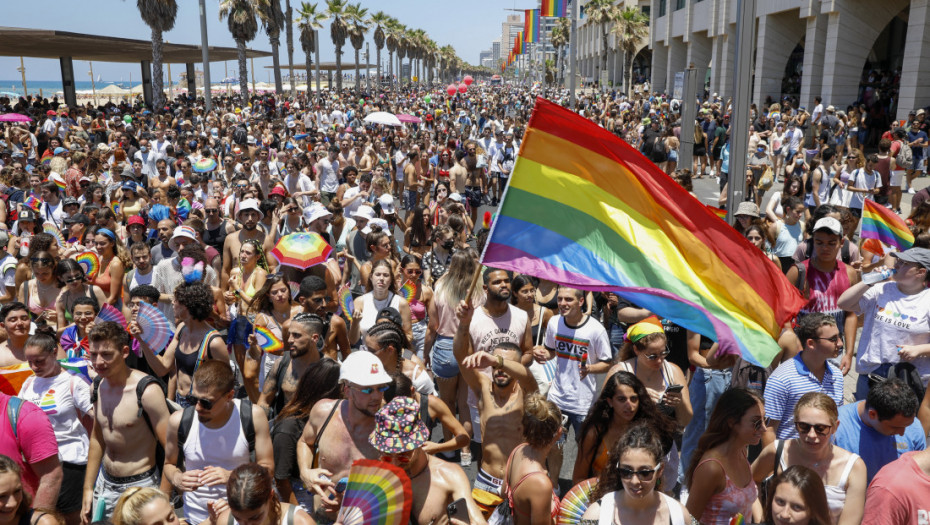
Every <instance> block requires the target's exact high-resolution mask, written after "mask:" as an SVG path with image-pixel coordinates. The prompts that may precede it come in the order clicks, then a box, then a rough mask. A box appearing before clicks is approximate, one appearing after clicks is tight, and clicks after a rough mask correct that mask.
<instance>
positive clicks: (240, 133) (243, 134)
mask: <svg viewBox="0 0 930 525" xmlns="http://www.w3.org/2000/svg"><path fill="white" fill-rule="evenodd" d="M248 141H249V132H248V131H247V130H246V129H245V126H243V125H241V124H240V125H239V126H236V130H235V131H233V142H235V143H236V144H238V145H240V146H245V145H246V143H248Z"/></svg>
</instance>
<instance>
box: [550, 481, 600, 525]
mask: <svg viewBox="0 0 930 525" xmlns="http://www.w3.org/2000/svg"><path fill="white" fill-rule="evenodd" d="M595 488H597V478H588V479H586V480H584V481H582V482H581V483H579V484H577V485H575V486H574V487H572V489H571V490H569V491H568V493H566V494H565V497H564V498H562V502H561V503H560V504H559V517H558V518H557V519H556V524H557V525H570V524H571V525H574V524H575V523H578V522H579V521H581V516H583V515H584V512H585V511H586V510H588V506H590V505H591V494H592V493H593V492H594V489H595Z"/></svg>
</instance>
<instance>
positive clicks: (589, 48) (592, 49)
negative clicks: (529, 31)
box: [575, 0, 676, 86]
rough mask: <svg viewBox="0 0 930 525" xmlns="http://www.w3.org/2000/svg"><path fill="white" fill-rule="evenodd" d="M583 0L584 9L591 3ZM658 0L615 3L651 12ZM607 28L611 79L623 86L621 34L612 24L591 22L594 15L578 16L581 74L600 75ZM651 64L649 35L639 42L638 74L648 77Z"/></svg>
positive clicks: (588, 78) (635, 62) (635, 68)
mask: <svg viewBox="0 0 930 525" xmlns="http://www.w3.org/2000/svg"><path fill="white" fill-rule="evenodd" d="M575 1H579V0H575ZM580 1H581V9H582V10H584V6H585V5H586V4H587V3H588V0H580ZM654 1H655V0H616V1H615V2H614V4H615V5H616V6H617V7H619V8H621V9H623V8H626V7H636V8H638V9H640V10H641V11H642V12H643V13H644V14H646V15H647V16H648V15H649V14H650V11H651V10H652V3H653V2H654ZM672 1H676V0H672ZM605 26H606V27H605ZM605 30H606V32H607V80H608V82H610V83H612V84H613V85H615V86H619V85H620V84H621V83H622V81H623V63H624V57H623V52H622V51H620V50H619V49H617V38H616V36H615V35H614V33H613V28H612V27H610V25H608V24H594V23H591V21H590V19H588V18H587V17H584V16H582V17H581V18H579V20H578V33H579V39H578V42H579V50H578V55H577V60H578V75H580V76H581V78H583V79H584V80H585V81H586V82H591V81H595V80H597V79H598V78H600V71H601V69H602V68H603V66H604V38H603V35H604V32H605ZM651 67H652V60H651V51H650V49H649V40H648V39H645V40H643V42H642V43H641V44H640V45H639V48H638V50H637V52H636V55H635V57H634V59H633V71H634V75H636V76H639V75H642V76H645V77H648V76H649V74H650V69H651Z"/></svg>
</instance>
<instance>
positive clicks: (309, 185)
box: [284, 172, 338, 208]
mask: <svg viewBox="0 0 930 525" xmlns="http://www.w3.org/2000/svg"><path fill="white" fill-rule="evenodd" d="M294 177H295V175H293V174H291V173H288V174H287V175H285V176H284V187H285V188H287V189H288V191H289V192H290V188H291V184H292V183H293V179H294ZM296 177H297V186H295V187H296V188H297V191H299V192H305V191H313V190H314V189H315V188H316V184H314V183H313V179H311V178H310V177H308V176H306V175H304V174H303V173H300V172H298V173H297V175H296ZM337 189H338V188H337ZM291 193H293V192H291ZM300 199H301V200H302V201H303V206H304V207H305V208H306V207H308V206H310V205H312V204H313V199H311V198H310V196H309V195H304V196H302V197H300Z"/></svg>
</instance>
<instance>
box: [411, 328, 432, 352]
mask: <svg viewBox="0 0 930 525" xmlns="http://www.w3.org/2000/svg"><path fill="white" fill-rule="evenodd" d="M428 324H429V323H427V322H426V319H421V320H419V321H417V322H415V323H413V325H412V326H411V328H412V329H413V341H411V343H412V344H413V353H414V354H416V355H417V357H419V358H420V359H423V344H424V342H425V341H426V328H427V325H428Z"/></svg>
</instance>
